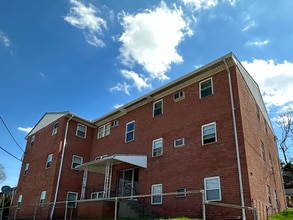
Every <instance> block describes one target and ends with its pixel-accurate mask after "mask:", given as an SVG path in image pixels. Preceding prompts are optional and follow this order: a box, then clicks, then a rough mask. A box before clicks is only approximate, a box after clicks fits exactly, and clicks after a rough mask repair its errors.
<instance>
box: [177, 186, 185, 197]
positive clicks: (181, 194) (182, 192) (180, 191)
mask: <svg viewBox="0 0 293 220" xmlns="http://www.w3.org/2000/svg"><path fill="white" fill-rule="evenodd" d="M186 191H187V189H186V188H179V189H177V190H176V192H177V194H176V197H186Z"/></svg>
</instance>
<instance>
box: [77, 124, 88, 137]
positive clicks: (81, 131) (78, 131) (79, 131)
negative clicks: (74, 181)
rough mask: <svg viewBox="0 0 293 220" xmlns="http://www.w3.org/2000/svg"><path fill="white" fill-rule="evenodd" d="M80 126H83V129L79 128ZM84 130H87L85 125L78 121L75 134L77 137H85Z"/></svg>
mask: <svg viewBox="0 0 293 220" xmlns="http://www.w3.org/2000/svg"><path fill="white" fill-rule="evenodd" d="M80 128H83V129H84V131H83V130H81V129H80ZM86 131H87V126H85V125H83V124H80V123H78V124H77V127H76V136H77V137H81V138H86ZM80 133H82V134H83V135H81V134H80Z"/></svg>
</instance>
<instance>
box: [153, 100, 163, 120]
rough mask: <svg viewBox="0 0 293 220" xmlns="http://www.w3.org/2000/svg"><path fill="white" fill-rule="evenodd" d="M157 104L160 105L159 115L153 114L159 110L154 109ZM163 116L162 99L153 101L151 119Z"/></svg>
mask: <svg viewBox="0 0 293 220" xmlns="http://www.w3.org/2000/svg"><path fill="white" fill-rule="evenodd" d="M157 103H161V108H160V109H161V111H160V113H155V112H156V111H157V110H158V109H159V108H156V104H157ZM162 114H163V99H160V100H158V101H155V102H154V103H153V117H156V116H159V115H162Z"/></svg>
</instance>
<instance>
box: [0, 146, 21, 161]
mask: <svg viewBox="0 0 293 220" xmlns="http://www.w3.org/2000/svg"><path fill="white" fill-rule="evenodd" d="M0 149H1V150H3V151H4V152H5V153H7V154H9V155H10V156H11V157H13V158H15V159H17V160H19V161H20V162H22V160H21V159H19V158H18V157H16V156H14V155H13V154H11V153H9V152H8V151H7V150H5V149H4V148H3V147H1V146H0Z"/></svg>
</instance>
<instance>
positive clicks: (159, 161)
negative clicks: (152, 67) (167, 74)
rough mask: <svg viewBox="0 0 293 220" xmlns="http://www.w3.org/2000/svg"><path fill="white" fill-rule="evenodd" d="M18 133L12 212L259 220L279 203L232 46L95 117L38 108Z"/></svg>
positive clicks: (270, 136)
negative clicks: (33, 120)
mask: <svg viewBox="0 0 293 220" xmlns="http://www.w3.org/2000/svg"><path fill="white" fill-rule="evenodd" d="M26 139H27V145H26V151H25V156H24V160H23V165H22V167H21V173H20V178H19V183H18V187H17V193H16V196H15V202H14V205H18V209H16V210H13V215H15V216H16V217H17V218H31V217H36V218H39V219H48V218H51V219H52V218H53V219H61V218H64V215H67V216H69V215H70V216H71V217H72V218H91V217H113V216H114V212H115V206H116V207H117V204H118V216H120V217H126V216H135V214H133V213H135V212H134V211H133V210H132V209H136V208H137V207H138V206H136V205H133V203H140V204H142V203H143V213H148V214H152V215H154V216H160V217H178V216H187V217H200V218H202V217H203V215H204V214H203V213H205V215H206V219H256V218H257V219H259V220H261V219H266V217H267V216H268V215H271V214H272V213H275V212H279V211H281V210H283V209H284V208H285V206H286V204H285V198H284V191H283V187H282V180H281V178H282V177H281V173H280V169H279V158H278V151H277V147H276V142H275V141H276V139H275V136H274V132H273V128H272V125H271V123H270V120H269V117H268V114H267V111H266V108H265V106H264V103H263V100H262V97H261V94H260V91H259V88H258V85H257V84H256V83H255V81H254V80H253V79H252V78H251V76H250V75H249V74H248V72H247V71H246V70H245V69H244V67H243V66H242V65H241V63H240V62H239V61H238V60H237V58H236V57H235V56H234V55H233V54H232V53H230V54H227V55H225V56H223V57H221V58H219V59H217V60H215V61H213V62H211V63H209V64H207V65H205V66H203V67H201V68H199V69H197V70H194V71H192V72H191V73H189V74H187V75H184V76H183V77H181V78H179V79H177V80H175V81H173V82H171V83H169V84H167V85H165V86H163V87H161V88H159V89H156V90H155V91H153V92H150V93H148V94H146V95H144V96H142V97H140V98H138V99H136V100H134V101H132V102H130V103H128V104H125V105H123V106H122V107H120V108H118V109H115V110H114V111H112V112H110V113H108V114H106V115H104V116H102V117H100V118H98V119H96V120H87V119H84V118H81V117H79V116H76V115H74V114H72V113H70V112H57V113H46V114H44V116H43V117H42V118H41V119H40V120H39V122H38V123H37V124H36V125H35V127H34V128H33V129H32V131H31V132H30V133H29V134H28V136H27V137H26ZM199 190H204V191H202V192H204V194H203V195H204V196H205V197H204V198H205V199H204V200H205V201H206V202H207V203H206V204H205V205H203V203H202V195H201V193H191V192H199ZM165 193H166V194H167V195H165ZM162 194H163V195H162ZM143 195H150V196H147V197H143ZM129 196H130V197H131V196H132V197H133V198H135V199H129ZM136 196H137V197H136ZM117 197H118V198H119V202H117V200H114V199H113V198H117ZM123 197H126V198H128V199H127V200H124V199H123ZM65 201H69V202H68V203H65ZM114 201H116V203H115V202H114ZM130 203H132V204H130ZM66 207H67V208H66ZM68 207H69V208H68ZM241 207H242V208H241ZM250 207H253V208H255V211H251V210H250V209H249V208H250ZM137 213H138V212H137ZM137 216H141V211H140V214H137Z"/></svg>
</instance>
